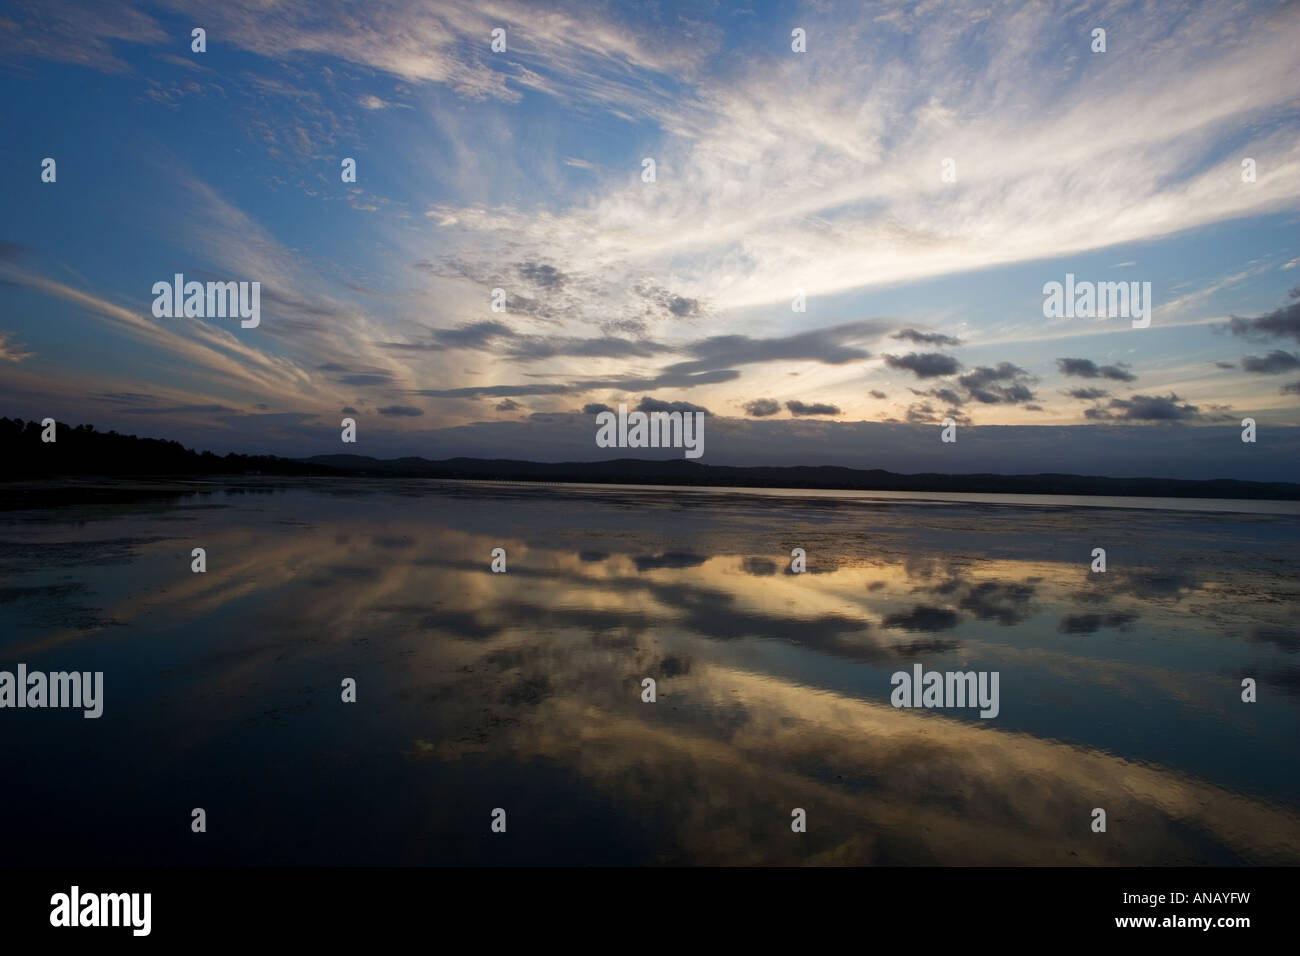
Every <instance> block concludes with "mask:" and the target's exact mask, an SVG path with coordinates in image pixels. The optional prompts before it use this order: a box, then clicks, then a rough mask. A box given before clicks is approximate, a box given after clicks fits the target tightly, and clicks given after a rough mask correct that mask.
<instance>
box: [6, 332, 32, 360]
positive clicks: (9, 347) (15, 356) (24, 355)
mask: <svg viewBox="0 0 1300 956" xmlns="http://www.w3.org/2000/svg"><path fill="white" fill-rule="evenodd" d="M31 357H32V353H31V352H24V351H22V350H20V349H19V348H18V346H16V345H15V344H14V343H13V342H12V341H10V339H9V333H8V332H0V362H21V361H22V360H23V359H29V358H31Z"/></svg>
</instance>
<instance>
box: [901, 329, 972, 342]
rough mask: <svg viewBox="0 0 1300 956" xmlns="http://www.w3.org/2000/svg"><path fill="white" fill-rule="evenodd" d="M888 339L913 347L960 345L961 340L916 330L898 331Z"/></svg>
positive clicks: (937, 333)
mask: <svg viewBox="0 0 1300 956" xmlns="http://www.w3.org/2000/svg"><path fill="white" fill-rule="evenodd" d="M890 338H891V339H899V340H901V341H904V342H911V343H913V344H914V345H940V346H942V345H961V339H957V338H953V337H952V336H951V335H943V334H942V333H939V332H918V331H917V330H916V329H900V330H899V331H897V332H895V333H894V334H893V335H891V336H890Z"/></svg>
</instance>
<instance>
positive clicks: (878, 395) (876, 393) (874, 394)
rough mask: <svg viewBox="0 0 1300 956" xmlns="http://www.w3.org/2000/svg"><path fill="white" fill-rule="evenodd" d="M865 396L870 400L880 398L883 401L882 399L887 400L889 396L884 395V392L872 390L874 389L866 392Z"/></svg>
mask: <svg viewBox="0 0 1300 956" xmlns="http://www.w3.org/2000/svg"><path fill="white" fill-rule="evenodd" d="M867 394H868V395H870V396H871V397H872V398H881V399H884V398H888V397H889V396H888V395H886V394H885V393H884V392H881V391H877V390H876V389H874V388H873V389H872V390H871V391H870V392H868V393H867Z"/></svg>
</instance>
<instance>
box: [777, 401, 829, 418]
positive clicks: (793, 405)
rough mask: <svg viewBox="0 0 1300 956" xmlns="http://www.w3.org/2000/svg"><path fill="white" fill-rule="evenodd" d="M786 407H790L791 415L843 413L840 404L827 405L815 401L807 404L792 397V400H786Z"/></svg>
mask: <svg viewBox="0 0 1300 956" xmlns="http://www.w3.org/2000/svg"><path fill="white" fill-rule="evenodd" d="M785 407H786V408H787V409H789V411H790V414H791V415H841V414H843V412H841V411H840V409H839V406H837V405H826V404H823V403H820V402H814V403H812V404H811V405H806V404H804V403H803V402H801V401H799V400H798V399H791V400H790V401H788V402H786V403H785Z"/></svg>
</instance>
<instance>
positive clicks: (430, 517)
mask: <svg viewBox="0 0 1300 956" xmlns="http://www.w3.org/2000/svg"><path fill="white" fill-rule="evenodd" d="M190 489H191V490H189V491H188V492H186V493H184V494H178V495H175V496H173V497H162V498H160V497H156V496H153V497H150V496H140V497H138V498H132V497H130V496H129V495H124V496H122V497H121V500H115V501H111V502H105V501H101V502H99V503H81V504H67V505H64V506H61V507H53V508H41V509H34V508H25V509H19V510H8V511H3V512H0V669H4V670H13V669H14V667H15V665H16V664H17V663H19V662H22V663H25V664H27V666H28V668H29V670H43V671H55V670H79V671H85V670H91V671H94V670H101V671H103V672H104V681H105V692H104V696H105V703H104V715H103V716H102V717H101V718H100V719H98V720H85V719H83V718H82V716H81V713H80V711H59V710H43V711H42V710H3V711H0V766H3V768H4V773H3V781H4V785H3V786H0V826H3V828H4V833H5V838H4V841H3V845H4V857H5V861H6V862H7V863H9V864H11V865H28V864H52V865H55V864H78V865H80V864H86V865H90V864H131V863H160V864H188V863H192V864H211V863H259V864H261V863H305V864H315V863H320V864H329V863H385V864H438V863H456V864H492V863H627V864H700V863H703V864H717V863H724V864H803V863H813V864H880V865H898V864H936V863H938V864H1150V865H1161V864H1245V863H1291V864H1294V863H1300V764H1298V762H1297V759H1296V758H1297V750H1298V748H1297V745H1296V741H1297V739H1298V735H1297V730H1300V666H1298V665H1300V660H1298V659H1297V654H1298V653H1300V626H1298V625H1297V612H1298V611H1300V581H1298V579H1297V570H1298V569H1300V568H1298V565H1300V549H1297V547H1296V544H1297V541H1298V540H1300V514H1297V509H1296V506H1295V505H1294V503H1284V504H1277V503H1258V502H1190V503H1189V502H1167V501H1166V502H1159V501H1156V500H1145V501H1144V500H1140V499H1070V498H1047V499H1039V498H1026V497H1017V496H938V495H925V496H918V495H900V494H892V493H891V494H879V495H872V494H862V493H855V492H830V493H810V492H791V493H784V494H782V493H773V492H749V491H740V490H727V489H690V490H684V489H662V488H610V487H587V486H568V487H565V486H546V487H541V486H530V485H508V484H499V485H490V484H470V483H465V484H461V483H455V482H434V481H382V482H380V481H375V482H366V481H354V480H328V481H318V482H303V483H297V484H292V483H283V482H277V481H272V480H267V481H256V480H250V481H248V482H242V483H240V484H238V485H227V484H220V483H214V484H195V485H192V486H190ZM1026 502H1029V503H1026ZM195 547H202V548H205V549H206V550H207V568H208V570H207V573H206V574H194V573H191V571H190V561H191V558H190V552H191V549H192V548H195ZM498 547H500V548H505V549H506V552H507V561H508V571H507V572H506V573H505V574H492V573H491V572H490V571H489V563H490V557H491V552H492V549H494V548H498ZM1096 547H1103V548H1105V549H1106V552H1107V559H1108V565H1109V570H1108V571H1107V573H1105V574H1093V573H1090V572H1089V562H1090V560H1091V558H1090V555H1091V552H1092V549H1093V548H1096ZM793 548H803V549H805V550H806V552H807V555H808V573H806V574H798V575H796V574H792V573H790V572H789V563H790V552H791V549H793ZM915 663H920V664H922V665H924V667H925V668H926V669H927V670H940V671H946V670H963V671H965V670H976V671H997V672H998V673H999V674H1000V713H999V715H998V716H997V718H996V719H993V720H981V719H979V718H978V716H977V715H976V713H975V712H974V711H969V710H905V709H896V708H894V707H892V706H891V705H890V702H889V697H890V691H891V689H892V688H891V685H890V675H891V674H892V673H894V672H895V671H898V670H907V671H909V672H910V670H911V668H912V666H913V664H915ZM346 677H351V678H354V679H355V680H356V681H357V687H358V700H357V703H355V704H345V703H342V702H341V700H340V682H341V681H342V680H343V679H344V678H346ZM644 677H653V678H655V679H656V681H657V682H658V701H657V702H656V703H653V704H649V703H643V702H642V700H641V681H642V679H643V678H644ZM1243 677H1253V678H1254V679H1255V680H1256V681H1257V682H1258V696H1259V700H1258V702H1257V703H1254V704H1246V703H1243V702H1242V701H1241V680H1242V678H1243ZM194 807H203V808H204V809H205V810H206V811H207V817H208V832H207V833H205V834H193V833H191V832H190V811H191V809H192V808H194ZM497 807H501V808H504V809H505V810H506V811H507V821H508V823H507V832H506V833H505V834H493V833H491V832H490V830H489V823H490V815H491V812H492V810H493V809H494V808H497ZM796 807H801V808H804V809H805V810H806V811H807V818H808V832H807V833H804V834H796V833H792V832H791V829H790V819H791V816H790V814H791V810H792V809H793V808H796ZM1094 807H1102V808H1105V809H1106V811H1107V815H1108V824H1109V825H1108V832H1106V833H1105V834H1095V833H1093V832H1092V831H1091V829H1090V825H1089V824H1090V822H1091V811H1092V809H1093V808H1094Z"/></svg>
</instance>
